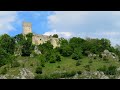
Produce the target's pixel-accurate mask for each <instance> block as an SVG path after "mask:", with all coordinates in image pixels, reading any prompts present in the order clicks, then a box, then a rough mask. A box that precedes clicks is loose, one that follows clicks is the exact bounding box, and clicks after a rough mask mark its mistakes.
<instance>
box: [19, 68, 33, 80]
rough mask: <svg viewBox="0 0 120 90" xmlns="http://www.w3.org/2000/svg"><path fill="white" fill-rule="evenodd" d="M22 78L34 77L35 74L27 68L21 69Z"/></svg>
mask: <svg viewBox="0 0 120 90" xmlns="http://www.w3.org/2000/svg"><path fill="white" fill-rule="evenodd" d="M20 77H21V78H20V79H34V74H33V73H32V72H31V71H29V70H28V69H26V68H22V69H20Z"/></svg>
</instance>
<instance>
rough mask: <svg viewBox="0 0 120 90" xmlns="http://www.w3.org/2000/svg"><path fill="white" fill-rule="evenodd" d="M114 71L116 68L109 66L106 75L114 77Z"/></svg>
mask: <svg viewBox="0 0 120 90" xmlns="http://www.w3.org/2000/svg"><path fill="white" fill-rule="evenodd" d="M116 69H117V67H116V66H109V67H108V71H107V73H108V74H110V75H115V74H116V72H117V70H116Z"/></svg>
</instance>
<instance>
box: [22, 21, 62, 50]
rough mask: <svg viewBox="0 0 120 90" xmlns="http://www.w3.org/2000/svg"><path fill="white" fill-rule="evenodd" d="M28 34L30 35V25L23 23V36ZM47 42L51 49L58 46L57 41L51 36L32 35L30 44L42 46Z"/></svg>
mask: <svg viewBox="0 0 120 90" xmlns="http://www.w3.org/2000/svg"><path fill="white" fill-rule="evenodd" d="M28 33H32V24H31V23H29V22H23V35H26V34H28ZM48 40H49V41H50V42H51V44H52V45H53V48H55V47H59V46H60V45H59V39H58V38H54V37H52V36H47V35H40V34H33V37H32V43H33V44H35V45H40V44H43V43H45V42H47V41H48Z"/></svg>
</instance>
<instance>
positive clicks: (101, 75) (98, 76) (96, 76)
mask: <svg viewBox="0 0 120 90" xmlns="http://www.w3.org/2000/svg"><path fill="white" fill-rule="evenodd" d="M82 75H83V76H84V77H83V78H84V79H109V77H108V76H106V75H105V74H104V73H103V72H99V71H96V72H87V71H85V72H83V73H82Z"/></svg>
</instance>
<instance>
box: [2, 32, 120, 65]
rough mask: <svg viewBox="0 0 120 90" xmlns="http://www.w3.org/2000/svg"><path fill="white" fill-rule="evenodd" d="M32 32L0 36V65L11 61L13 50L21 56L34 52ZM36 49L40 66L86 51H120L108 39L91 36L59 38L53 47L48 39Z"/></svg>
mask: <svg viewBox="0 0 120 90" xmlns="http://www.w3.org/2000/svg"><path fill="white" fill-rule="evenodd" d="M32 36H33V34H32V33H29V34H27V35H26V36H23V35H22V34H18V35H16V36H14V37H10V36H9V35H7V34H4V35H1V36H0V66H3V65H5V64H7V63H11V62H12V61H13V60H14V59H15V56H14V54H15V51H16V50H18V49H20V51H21V56H30V54H35V53H33V52H34V48H35V45H33V44H32ZM53 37H56V38H58V35H57V34H55V35H53ZM38 49H39V50H40V51H41V53H42V54H41V55H38V56H37V55H36V56H37V57H38V58H39V59H40V61H41V64H42V66H44V63H45V62H50V63H55V62H57V61H61V56H64V57H70V56H71V57H72V59H75V60H79V59H81V58H83V57H84V56H87V55H88V53H94V54H98V55H99V54H100V53H101V52H103V51H104V50H105V49H107V50H109V51H111V52H114V53H115V54H117V55H118V56H120V51H119V50H118V48H114V47H113V46H112V45H111V42H110V40H108V39H105V38H102V39H91V38H86V39H83V38H80V37H73V38H70V39H69V40H67V39H64V38H60V47H57V48H55V49H53V45H52V44H51V43H50V41H48V42H46V43H44V44H42V45H38Z"/></svg>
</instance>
